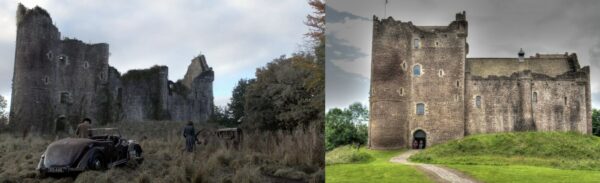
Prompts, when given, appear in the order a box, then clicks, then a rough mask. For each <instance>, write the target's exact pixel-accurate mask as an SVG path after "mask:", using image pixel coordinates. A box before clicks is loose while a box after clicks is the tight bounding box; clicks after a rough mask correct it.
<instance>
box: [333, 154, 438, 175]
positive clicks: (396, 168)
mask: <svg viewBox="0 0 600 183" xmlns="http://www.w3.org/2000/svg"><path fill="white" fill-rule="evenodd" d="M334 151H335V150H334ZM359 151H360V152H366V153H368V154H369V155H371V157H372V158H369V161H360V163H351V164H334V165H327V166H326V167H325V173H326V174H325V180H326V182H327V183H331V182H378V183H379V182H382V183H383V182H431V181H430V180H429V179H428V178H427V177H426V176H425V175H424V174H423V173H421V172H419V171H417V170H416V169H415V168H413V167H411V166H407V165H401V164H395V163H391V162H389V160H390V159H391V158H392V157H394V156H396V155H398V154H400V153H402V152H403V151H404V150H393V151H377V150H368V149H365V148H361V149H360V150H359ZM330 158H331V155H330ZM326 159H327V156H326Z"/></svg>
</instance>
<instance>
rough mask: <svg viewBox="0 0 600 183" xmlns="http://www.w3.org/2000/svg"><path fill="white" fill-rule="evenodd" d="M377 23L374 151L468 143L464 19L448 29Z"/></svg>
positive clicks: (460, 15) (372, 96)
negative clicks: (453, 141)
mask: <svg viewBox="0 0 600 183" xmlns="http://www.w3.org/2000/svg"><path fill="white" fill-rule="evenodd" d="M373 19H374V20H373V46H372V62H371V65H372V66H371V93H370V99H369V100H370V107H371V114H370V122H369V146H370V148H372V149H393V148H403V147H409V146H410V144H412V142H413V140H419V141H420V142H421V141H422V143H425V144H426V145H430V144H437V143H441V142H444V141H447V140H451V139H457V138H461V137H463V136H464V128H465V126H464V102H465V100H464V98H463V96H464V81H465V58H466V54H467V53H468V44H467V43H466V38H467V34H468V31H467V29H468V24H467V21H466V15H465V13H464V12H462V13H458V14H456V19H455V20H454V21H453V22H451V23H450V24H449V25H448V26H415V25H413V24H412V23H411V22H401V21H396V20H394V19H393V18H391V17H390V18H387V19H383V20H378V19H377V17H374V18H373Z"/></svg>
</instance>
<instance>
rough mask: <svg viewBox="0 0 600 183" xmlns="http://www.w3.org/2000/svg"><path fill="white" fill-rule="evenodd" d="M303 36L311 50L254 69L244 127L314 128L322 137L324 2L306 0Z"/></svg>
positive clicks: (247, 89)
mask: <svg viewBox="0 0 600 183" xmlns="http://www.w3.org/2000/svg"><path fill="white" fill-rule="evenodd" d="M308 3H309V5H310V6H311V7H313V9H314V10H315V11H314V12H313V13H311V14H309V15H308V16H307V21H306V22H305V24H306V25H307V26H308V27H309V32H308V33H307V34H306V36H307V37H308V38H310V39H311V44H310V45H308V46H310V47H311V48H312V51H307V52H299V53H294V54H292V56H291V57H286V56H281V57H279V58H276V59H274V60H273V61H272V62H270V63H268V64H267V65H266V66H265V67H262V68H258V69H257V70H256V80H255V82H254V83H252V84H250V85H249V86H247V88H246V93H245V105H244V112H245V116H244V120H243V121H244V123H243V126H244V127H246V128H250V129H266V130H292V129H295V128H297V127H307V126H309V125H317V128H318V129H321V130H320V133H319V135H323V133H322V132H323V131H322V129H323V121H324V112H323V111H325V72H324V71H325V3H324V2H323V1H321V0H309V2H308Z"/></svg>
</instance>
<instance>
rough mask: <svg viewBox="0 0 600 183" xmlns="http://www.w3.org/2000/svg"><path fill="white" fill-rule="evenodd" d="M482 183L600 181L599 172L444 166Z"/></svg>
mask: <svg viewBox="0 0 600 183" xmlns="http://www.w3.org/2000/svg"><path fill="white" fill-rule="evenodd" d="M446 166H447V167H450V168H453V169H456V170H459V171H462V172H465V173H467V174H469V175H471V176H472V177H474V178H476V179H477V180H481V181H483V182H488V183H494V182H498V183H499V182H511V183H521V182H522V183H554V182H555V183H564V182H577V183H586V182H589V183H592V182H598V181H599V180H600V171H594V170H564V169H557V168H548V167H536V166H524V165H505V166H502V165H446Z"/></svg>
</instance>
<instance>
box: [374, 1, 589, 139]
mask: <svg viewBox="0 0 600 183" xmlns="http://www.w3.org/2000/svg"><path fill="white" fill-rule="evenodd" d="M467 34H468V25H467V21H466V15H465V13H464V12H463V13H459V14H457V15H456V20H455V21H453V22H451V23H450V24H449V25H448V26H414V25H413V24H412V23H411V22H401V21H396V20H394V19H393V18H391V17H390V18H387V19H383V20H379V19H378V18H377V17H374V18H373V46H372V56H371V57H372V62H371V91H370V98H369V102H370V111H371V113H370V121H369V142H368V143H369V148H371V149H396V148H404V147H410V142H412V140H413V134H414V133H415V132H416V131H418V130H422V131H424V132H425V134H426V141H427V145H432V144H438V143H443V142H445V141H448V140H452V139H457V138H462V137H463V136H465V135H471V134H480V133H497V132H512V131H576V132H580V133H584V134H589V133H591V98H590V82H589V77H590V75H589V67H583V68H581V67H580V65H579V62H578V60H577V56H576V55H575V54H571V55H569V54H568V53H565V54H536V55H535V56H532V57H530V58H466V55H467V53H468V51H469V45H468V44H467V43H466V37H467ZM415 66H419V67H420V68H421V70H420V73H421V74H420V75H415V74H414V67H415ZM417 104H424V105H425V112H424V114H423V115H419V114H417Z"/></svg>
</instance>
